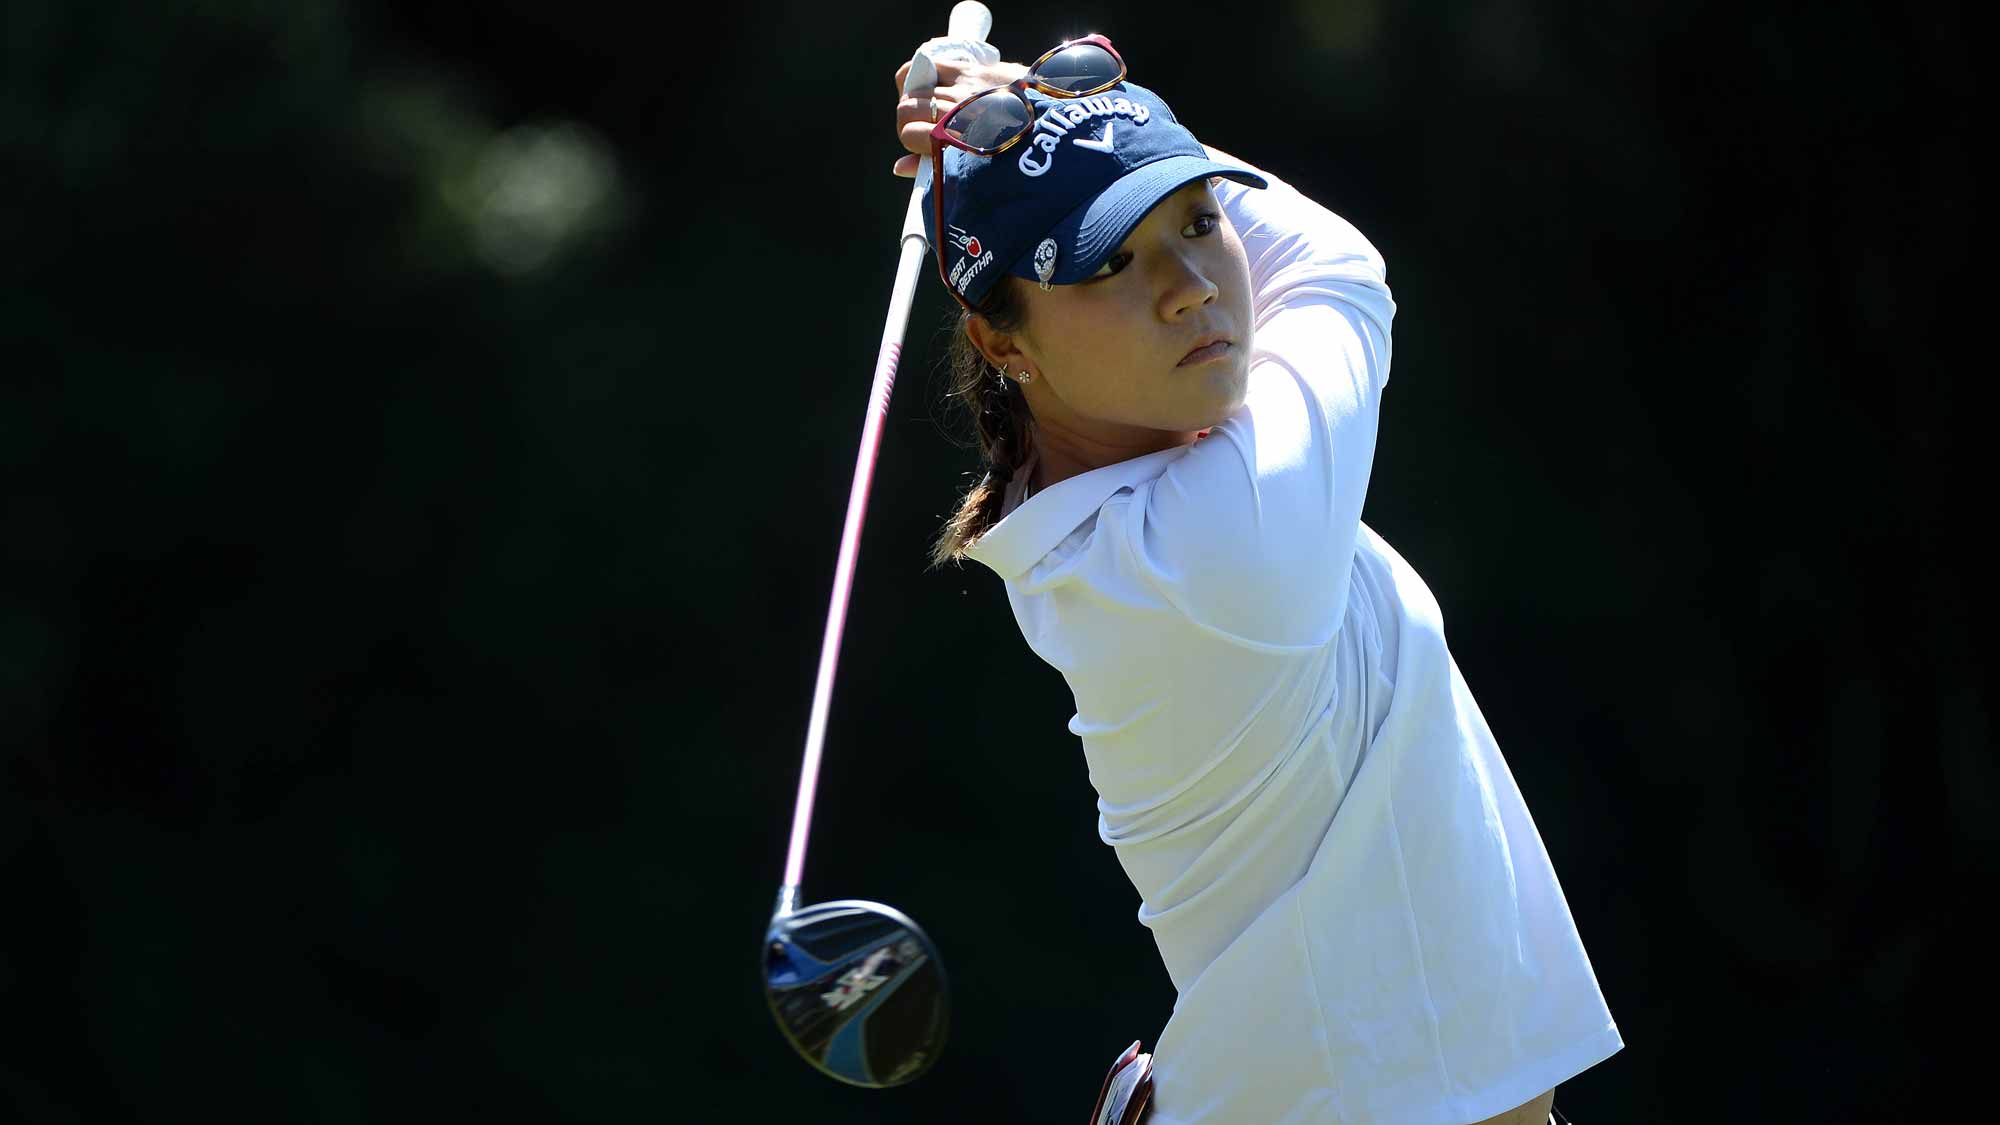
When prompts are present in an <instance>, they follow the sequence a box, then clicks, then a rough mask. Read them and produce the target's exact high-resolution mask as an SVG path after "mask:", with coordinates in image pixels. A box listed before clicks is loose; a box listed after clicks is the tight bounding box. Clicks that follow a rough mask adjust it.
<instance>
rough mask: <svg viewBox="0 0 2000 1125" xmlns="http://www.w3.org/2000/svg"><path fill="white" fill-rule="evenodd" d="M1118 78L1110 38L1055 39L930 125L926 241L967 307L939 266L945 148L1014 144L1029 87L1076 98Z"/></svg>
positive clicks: (984, 150) (1120, 65) (1027, 124)
mask: <svg viewBox="0 0 2000 1125" xmlns="http://www.w3.org/2000/svg"><path fill="white" fill-rule="evenodd" d="M1124 80H1125V60H1124V58H1123V57H1121V56H1120V55H1119V54H1118V52H1117V50H1116V49H1115V48H1113V47H1112V46H1111V40H1109V39H1106V38H1105V37H1104V36H1102V35H1086V36H1083V37H1082V38H1080V39H1071V40H1068V41H1066V42H1063V43H1059V44H1057V45H1056V46H1055V47H1054V48H1053V49H1051V50H1050V51H1049V52H1048V53H1047V54H1044V55H1043V56H1042V57H1041V58H1039V59H1036V60H1035V61H1034V64H1033V65H1032V66H1030V67H1028V69H1027V72H1026V73H1024V74H1022V75H1021V77H1019V78H1016V79H1015V80H1014V81H1012V82H1010V83H1008V84H1007V85H1005V86H992V87H989V88H987V89H984V90H981V91H979V92H978V93H976V94H974V95H972V96H971V97H969V98H967V99H965V100H964V101H962V102H960V103H958V104H957V105H955V106H953V107H952V108H951V111H950V112H949V113H946V114H945V115H944V116H943V117H940V118H938V121H937V124H935V125H933V126H931V168H932V170H933V172H934V174H935V175H936V177H937V183H936V186H935V187H934V188H933V189H932V191H931V204H932V206H933V208H934V209H935V211H936V214H935V215H934V219H935V220H936V221H935V222H934V223H933V224H932V227H931V229H932V230H933V231H935V232H936V237H934V238H932V239H931V241H932V243H933V244H934V245H935V247H936V249H937V264H938V277H939V279H940V280H942V281H943V282H944V287H945V289H946V290H948V291H949V292H950V293H951V295H952V298H953V299H954V300H956V301H957V302H958V303H959V304H960V305H962V306H964V307H965V309H966V311H967V312H973V311H976V310H974V309H973V307H972V304H971V302H969V301H967V300H966V299H965V298H964V297H963V296H961V295H960V294H959V292H958V290H957V289H955V288H953V287H952V284H951V274H950V272H949V271H948V270H947V269H946V268H945V257H944V246H945V241H946V239H945V234H944V232H945V225H944V213H945V206H944V190H945V174H944V150H945V147H946V146H947V145H948V146H950V147H952V148H960V149H964V150H965V151H967V152H969V153H972V154H973V155H974V156H993V155H996V154H998V153H1002V152H1006V151H1007V150H1008V149H1010V148H1012V147H1014V145H1015V144H1016V143H1017V142H1019V141H1020V139H1021V138H1022V137H1025V136H1027V135H1028V133H1029V132H1030V131H1031V130H1032V129H1033V127H1034V124H1035V107H1034V103H1032V102H1030V101H1029V100H1028V88H1029V87H1030V86H1032V87H1034V88H1035V89H1036V90H1037V91H1039V92H1041V93H1043V94H1046V95H1048V96H1049V97H1052V98H1082V97H1088V96H1090V95H1091V94H1098V93H1103V92H1104V91H1105V90H1108V89H1110V88H1111V87H1113V86H1116V85H1117V84H1118V83H1120V82H1123V81H1124Z"/></svg>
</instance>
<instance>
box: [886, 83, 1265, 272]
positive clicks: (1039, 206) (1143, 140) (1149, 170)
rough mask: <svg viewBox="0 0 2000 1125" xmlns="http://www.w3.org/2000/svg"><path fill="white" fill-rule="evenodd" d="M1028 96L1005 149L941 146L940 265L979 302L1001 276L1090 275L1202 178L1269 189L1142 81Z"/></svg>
mask: <svg viewBox="0 0 2000 1125" xmlns="http://www.w3.org/2000/svg"><path fill="white" fill-rule="evenodd" d="M991 96H993V97H1002V96H1004V95H1000V94H994V95H991ZM1028 101H1029V104H1030V105H1032V106H1033V107H1034V110H1035V121H1034V125H1033V126H1032V128H1031V131H1030V133H1029V135H1028V136H1025V137H1022V138H1021V139H1020V140H1018V141H1016V142H1014V145H1013V147H1011V148H1009V149H1008V150H1007V151H1005V152H1002V153H999V154H998V155H995V156H974V155H973V154H972V153H969V152H966V151H965V150H963V149H957V148H951V147H949V146H947V147H946V148H945V150H944V174H945V175H946V176H947V177H949V181H948V186H947V190H946V191H945V197H944V203H945V216H944V222H945V227H946V228H947V229H946V241H945V268H946V270H947V271H949V275H950V277H951V279H952V280H951V284H952V287H953V288H955V289H957V290H958V291H959V294H960V295H961V296H963V297H964V298H965V299H966V300H967V301H969V302H971V303H973V304H975V305H976V304H978V303H979V302H980V300H981V299H982V298H984V297H985V296H986V294H987V292H988V291H989V290H991V289H992V288H993V286H994V285H995V284H996V283H997V282H998V281H999V280H1000V277H1001V275H1002V274H1003V273H1004V274H1013V275H1014V276H1015V277H1019V278H1024V279H1026V280H1028V281H1046V282H1048V283H1049V284H1051V285H1073V284H1075V283H1076V282H1079V281H1082V280H1084V279H1085V278H1087V277H1089V276H1091V275H1092V274H1094V273H1096V272H1097V270H1098V268H1099V267H1101V266H1102V265H1104V261H1105V259H1106V258H1109V257H1110V256H1111V255H1112V253H1113V252H1114V251H1116V250H1117V249H1118V246H1119V244H1120V243H1122V242H1124V241H1125V237H1126V236H1127V235H1129V234H1131V233H1132V228H1134V227H1136V226H1138V225H1139V223H1140V221H1141V220H1143V219H1144V218H1145V217H1146V214H1147V212H1149V211H1151V210H1152V209H1153V208H1154V206H1156V205H1157V204H1158V203H1159V202H1160V200H1162V199H1165V198H1166V197H1167V196H1169V195H1172V194H1173V193H1174V192H1176V191H1178V190H1180V189H1181V188H1182V187H1185V186H1186V185H1188V184H1190V183H1192V182H1194V181H1195V180H1201V179H1206V178H1208V177H1210V176H1226V177H1228V178H1229V179H1232V180H1235V181H1237V182H1239V183H1244V184H1248V185H1250V186H1251V187H1257V188H1262V187H1268V186H1270V185H1269V184H1267V183H1266V182H1265V180H1264V178H1263V177H1262V176H1259V175H1257V174H1256V173H1255V172H1252V171H1250V170H1249V169H1247V168H1241V167H1238V166H1236V165H1234V164H1219V163H1217V162H1216V161H1214V160H1211V159H1209V157H1208V150H1206V149H1204V148H1203V147H1202V145H1201V142H1200V141H1197V140H1195V138H1194V134H1193V133H1190V132H1188V130H1187V128H1186V127H1185V126H1183V125H1182V124H1181V123H1180V122H1179V121H1177V120H1175V119H1174V114H1173V111H1172V110H1171V109H1168V108H1167V103H1166V102H1164V101H1161V100H1160V96H1159V95H1158V94H1155V93H1153V92H1152V91H1151V90H1148V89H1146V88H1145V87H1144V86H1141V85H1139V84H1137V83H1135V82H1120V83H1119V84H1118V85H1116V86H1113V87H1111V88H1110V89H1109V90H1106V91H1104V92H1103V93H1101V94H1092V95H1090V96H1089V97H1085V98H1052V97H1048V96H1047V95H1045V94H1043V93H1042V92H1041V91H1039V90H1035V89H1030V90H1029V91H1028ZM936 189H937V188H936V181H935V180H933V181H932V184H931V186H930V187H929V188H928V189H926V191H925V192H924V199H923V215H924V231H925V232H926V233H927V234H928V235H929V236H930V237H931V239H932V242H931V245H932V246H936V245H937V242H936V239H937V231H935V230H932V229H931V228H932V227H933V226H934V225H935V219H934V217H933V205H932V202H931V198H930V192H932V191H935V190H936Z"/></svg>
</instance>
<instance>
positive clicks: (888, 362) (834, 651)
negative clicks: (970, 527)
mask: <svg viewBox="0 0 2000 1125" xmlns="http://www.w3.org/2000/svg"><path fill="white" fill-rule="evenodd" d="M902 359H903V345H901V344H899V343H894V342H891V343H888V344H885V345H884V346H883V348H882V353H881V355H880V356H879V357H877V359H876V362H875V387H874V390H873V392H872V393H871V394H870V395H869V399H868V419H867V421H866V422H865V423H864V424H863V426H862V430H861V451H860V452H859V453H858V454H857V455H856V456H855V459H854V485H853V487H852V488H851V489H850V490H849V491H848V494H847V524H846V526H845V527H844V528H843V529H842V531H841V534H840V561H839V563H838V565H836V566H835V568H834V572H833V601H832V603H831V604H830V605H829V606H828V607H827V611H826V634H825V636H824V638H823V639H822V640H821V642H820V650H819V678H818V680H817V682H815V683H814V685H813V703H812V718H811V720H810V721H809V722H808V723H807V725H806V759H805V764H804V765H803V766H802V767H801V768H800V771H799V800H798V805H797V806H796V807H795V808H794V809H793V811H792V845H791V850H790V851H789V852H788V853H787V854H786V857H785V882H784V885H785V886H786V887H797V886H798V885H799V883H800V878H801V876H802V875H803V874H804V872H805V865H806V829H807V827H808V826H809V825H810V824H811V823H812V808H813V796H814V794H815V791H816V790H817V789H818V788H819V761H820V752H821V749H822V747H823V746H824V745H825V743H826V719H827V712H828V710H829V709H830V708H831V706H832V702H833V675H834V670H835V668H836V666H837V665H838V664H839V663H840V635H841V631H842V629H843V628H844V627H845V626H846V624H847V598H848V594H849V593H850V592H851V591H852V590H853V588H854V564H855V558H856V557H857V556H858V555H859V554H860V553H861V522H862V519H863V517H864V516H865V515H866V513H867V510H868V486H869V485H870V484H871V483H872V482H873V481H874V479H875V455H876V454H877V453H878V452H879V451H880V449H881V446H882V426H883V423H884V422H886V421H887V420H888V417H889V393H890V391H891V390H893V389H894V388H895V385H896V366H897V365H898V364H899V363H901V362H902Z"/></svg>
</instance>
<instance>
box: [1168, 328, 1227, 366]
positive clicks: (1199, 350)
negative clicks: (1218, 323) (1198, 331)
mask: <svg viewBox="0 0 2000 1125" xmlns="http://www.w3.org/2000/svg"><path fill="white" fill-rule="evenodd" d="M1235 346H1236V343H1235V341H1233V340H1231V339H1230V338H1229V337H1227V336H1225V335H1223V334H1222V333H1220V332H1210V333H1207V334H1206V335H1202V336H1197V337H1195V341H1194V346H1193V347H1191V348H1189V349H1188V350H1187V354H1186V355H1184V356H1182V357H1181V361H1180V363H1179V364H1178V365H1177V366H1180V367H1187V366H1189V365H1190V364H1196V363H1207V362H1208V361H1209V360H1211V359H1221V358H1222V357H1223V356H1225V355H1228V354H1229V349H1231V348H1233V347H1235Z"/></svg>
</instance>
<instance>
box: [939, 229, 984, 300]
mask: <svg viewBox="0 0 2000 1125" xmlns="http://www.w3.org/2000/svg"><path fill="white" fill-rule="evenodd" d="M947 226H948V230H949V231H950V233H949V234H947V235H946V239H947V240H948V241H949V242H950V243H951V244H952V246H953V247H955V248H956V249H957V250H958V252H959V254H960V255H962V256H961V257H960V258H959V259H958V262H957V263H956V264H954V265H953V266H952V267H951V280H950V284H951V286H952V288H954V289H956V290H958V291H959V293H961V294H963V293H964V292H965V290H966V287H967V286H969V285H971V284H972V279H973V278H975V277H978V276H979V272H980V271H981V270H983V269H985V268H986V267H987V266H990V265H992V264H993V251H991V250H988V249H986V248H985V247H984V246H981V245H980V244H979V236H977V235H975V234H972V233H970V232H968V231H966V230H964V229H962V228H959V227H953V226H949V225H947Z"/></svg>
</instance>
